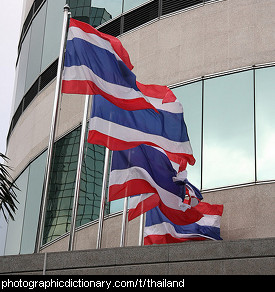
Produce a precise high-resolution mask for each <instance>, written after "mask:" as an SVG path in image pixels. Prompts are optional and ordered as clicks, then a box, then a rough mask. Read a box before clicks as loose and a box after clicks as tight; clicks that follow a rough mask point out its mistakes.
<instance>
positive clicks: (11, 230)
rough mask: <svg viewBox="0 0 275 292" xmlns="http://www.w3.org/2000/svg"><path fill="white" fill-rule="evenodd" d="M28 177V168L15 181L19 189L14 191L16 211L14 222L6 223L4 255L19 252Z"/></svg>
mask: <svg viewBox="0 0 275 292" xmlns="http://www.w3.org/2000/svg"><path fill="white" fill-rule="evenodd" d="M28 177H29V167H28V168H27V169H26V170H25V171H24V172H23V173H22V174H21V175H20V176H19V178H18V179H17V180H16V184H17V186H18V188H19V190H15V193H16V194H17V200H18V203H17V208H18V209H17V210H16V214H15V216H14V221H13V220H11V219H10V220H9V222H8V231H7V238H6V246H5V255H12V254H19V251H20V243H21V235H22V228H23V220H24V212H25V201H26V193H27V187H28Z"/></svg>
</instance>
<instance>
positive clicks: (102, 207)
mask: <svg viewBox="0 0 275 292" xmlns="http://www.w3.org/2000/svg"><path fill="white" fill-rule="evenodd" d="M109 160H110V150H109V148H105V160H104V170H103V178H102V189H101V202H100V211H99V219H98V233H97V242H96V248H97V249H99V248H101V242H102V231H103V220H104V211H105V203H106V190H107V179H108V170H109Z"/></svg>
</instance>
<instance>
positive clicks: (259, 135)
mask: <svg viewBox="0 0 275 292" xmlns="http://www.w3.org/2000/svg"><path fill="white" fill-rule="evenodd" d="M273 78H275V67H268V68H258V69H252V70H247V71H243V72H238V73H232V74H227V75H223V76H219V77H213V78H209V79H203V80H201V81H197V82H194V83H191V84H187V85H184V86H179V87H176V88H174V89H173V91H174V93H175V95H176V96H177V97H178V99H179V100H180V101H181V102H182V104H183V107H184V112H185V113H184V115H185V122H186V124H187V126H188V130H189V135H190V141H191V144H192V147H193V151H194V156H195V158H196V159H197V162H196V164H195V166H193V167H189V169H188V171H189V177H190V180H191V181H192V182H193V183H194V184H195V185H197V186H198V187H199V188H200V189H202V190H209V189H215V188H223V187H227V186H234V185H240V184H246V183H254V182H261V181H268V180H274V179H275V159H274V155H273V151H272V150H271V149H272V148H271V147H273V146H272V145H274V144H273V142H274V129H273V126H272V125H274V116H275V112H274V100H275V93H274V92H275V91H274V82H272V80H273Z"/></svg>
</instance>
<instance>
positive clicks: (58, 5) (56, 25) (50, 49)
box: [41, 0, 66, 72]
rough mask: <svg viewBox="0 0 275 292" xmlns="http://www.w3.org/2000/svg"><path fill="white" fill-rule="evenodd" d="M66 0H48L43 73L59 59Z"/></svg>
mask: <svg viewBox="0 0 275 292" xmlns="http://www.w3.org/2000/svg"><path fill="white" fill-rule="evenodd" d="M65 3H66V0H58V1H56V0H48V1H47V5H48V7H47V16H46V22H45V36H44V45H43V55H42V64H41V71H42V72H43V71H44V70H45V69H46V68H47V67H48V66H49V65H50V64H51V63H52V62H53V61H54V60H55V59H57V58H58V54H59V48H60V39H61V33H62V23H63V13H62V11H63V8H64V5H65Z"/></svg>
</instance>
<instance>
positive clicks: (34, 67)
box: [25, 4, 47, 92]
mask: <svg viewBox="0 0 275 292" xmlns="http://www.w3.org/2000/svg"><path fill="white" fill-rule="evenodd" d="M46 8H47V5H46V4H44V5H43V7H42V8H41V9H40V10H39V12H38V14H37V15H36V16H35V18H34V19H33V21H32V24H31V41H30V49H29V60H28V68H27V77H26V87H25V92H27V91H28V89H29V88H30V87H31V85H32V84H33V82H34V81H35V80H36V79H37V77H38V76H39V75H40V69H41V56H42V49H43V39H44V26H45V18H46Z"/></svg>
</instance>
